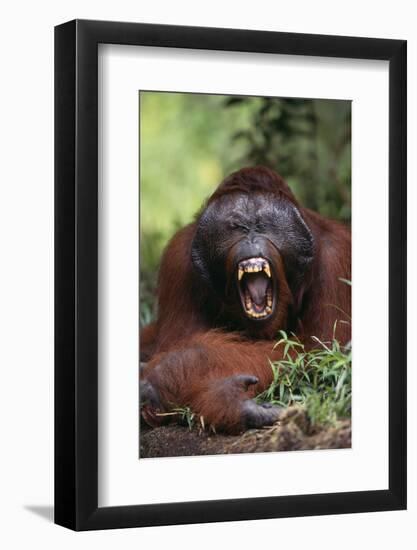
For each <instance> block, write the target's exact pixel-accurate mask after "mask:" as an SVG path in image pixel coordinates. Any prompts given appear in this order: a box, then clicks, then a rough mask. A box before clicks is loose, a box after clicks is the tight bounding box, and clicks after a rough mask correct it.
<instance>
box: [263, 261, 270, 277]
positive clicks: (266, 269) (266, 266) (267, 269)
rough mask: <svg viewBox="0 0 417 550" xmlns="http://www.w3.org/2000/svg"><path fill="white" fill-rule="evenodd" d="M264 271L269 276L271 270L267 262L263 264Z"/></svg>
mask: <svg viewBox="0 0 417 550" xmlns="http://www.w3.org/2000/svg"><path fill="white" fill-rule="evenodd" d="M264 271H265V273H266V274H267V275H268V277H269V278H271V270H270V268H269V265H268V264H264Z"/></svg>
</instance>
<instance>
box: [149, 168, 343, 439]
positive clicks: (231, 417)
mask: <svg viewBox="0 0 417 550" xmlns="http://www.w3.org/2000/svg"><path fill="white" fill-rule="evenodd" d="M235 192H240V193H241V192H244V193H250V194H254V193H263V194H266V195H274V196H279V197H280V198H281V199H282V198H284V199H285V200H288V201H289V202H291V203H293V204H294V205H295V206H296V207H297V208H298V210H299V212H300V214H301V216H302V218H303V219H304V221H305V223H306V224H307V226H308V227H309V229H310V231H311V233H312V234H313V237H314V242H315V253H314V259H313V262H312V265H311V267H310V269H309V272H308V273H307V274H306V276H305V278H304V280H303V284H302V286H301V288H300V289H299V290H298V291H297V295H292V294H291V291H290V289H289V286H288V284H287V280H286V277H285V269H284V266H283V264H282V262H281V265H280V268H279V269H278V277H279V287H280V296H279V307H278V308H277V310H278V313H277V314H276V315H275V318H274V319H273V320H272V322H271V324H270V325H269V329H267V330H265V331H263V332H262V331H261V332H260V333H259V334H255V335H254V334H249V333H247V332H244V331H242V332H240V333H236V332H234V333H233V332H232V333H230V332H226V331H224V329H222V327H224V319H223V318H222V312H223V305H222V303H221V301H220V299H219V297H218V296H217V295H216V294H215V293H214V292H212V291H211V290H210V289H209V288H208V287H207V285H205V284H203V282H202V281H201V279H200V278H199V276H198V274H197V273H196V271H195V269H194V267H193V265H192V262H191V257H190V250H191V243H192V240H193V237H194V234H195V231H196V224H197V222H194V223H191V224H190V225H188V226H186V227H185V228H183V229H181V230H180V231H178V233H177V234H176V235H175V236H174V237H173V238H172V240H171V242H170V243H169V245H168V246H167V248H166V250H165V252H164V254H163V258H162V261H161V266H160V272H159V282H158V308H159V310H158V319H157V321H156V322H155V323H153V324H152V325H149V326H148V327H145V329H144V330H143V331H142V334H141V357H142V360H145V361H148V363H147V365H146V367H145V369H144V370H143V374H142V376H143V379H146V380H147V381H148V382H150V383H151V384H152V386H153V387H154V388H155V389H156V391H157V394H158V398H159V407H158V408H161V409H163V410H164V411H169V410H170V409H172V408H174V407H177V406H189V407H190V408H191V409H192V410H193V411H194V412H195V413H196V414H197V415H198V416H202V417H204V422H205V424H206V425H207V426H208V425H212V426H214V427H215V428H216V429H224V430H227V431H229V432H234V431H235V432H236V431H239V430H241V429H243V427H244V425H243V424H242V413H241V404H242V401H243V400H246V399H248V398H251V397H253V396H255V395H256V394H258V393H259V392H261V391H263V390H264V389H265V388H266V387H268V385H269V384H270V382H271V380H272V372H271V368H270V365H269V359H272V360H275V359H279V358H280V357H281V356H282V352H281V350H279V349H275V350H273V346H274V343H275V342H276V339H277V337H278V331H279V330H280V329H284V330H288V328H289V327H288V326H287V317H288V312H289V310H290V308H291V310H292V311H293V313H294V314H295V319H296V321H295V331H296V333H297V336H298V337H299V338H300V339H301V340H302V341H303V342H304V344H305V345H306V346H307V347H308V346H311V345H313V343H314V342H313V340H312V338H311V337H312V336H316V337H318V338H320V339H321V340H324V341H326V340H329V339H331V338H332V337H333V331H334V325H335V321H336V320H348V319H349V316H350V309H351V307H350V300H351V298H350V288H349V286H348V285H346V284H345V283H343V282H341V281H340V278H344V279H349V280H350V277H351V272H350V265H351V240H350V230H349V229H348V228H347V227H345V226H343V225H342V224H339V223H337V222H334V221H331V220H328V219H326V218H324V217H322V216H320V215H319V214H317V213H315V212H312V211H311V210H308V209H305V208H302V207H301V206H300V205H299V204H298V203H297V201H296V199H295V197H294V196H293V194H292V192H291V190H290V189H289V187H288V186H287V185H286V183H285V182H284V181H283V180H282V178H281V177H279V176H278V175H277V174H275V173H274V172H272V171H271V170H268V169H266V168H262V167H256V168H247V169H243V170H240V171H239V172H237V173H235V174H232V176H230V177H229V178H227V179H226V180H225V181H224V182H223V183H222V184H221V185H220V186H219V187H218V188H217V190H216V191H215V192H214V194H213V195H212V196H211V197H210V199H209V203H211V202H213V201H216V200H217V199H218V198H219V197H221V196H222V195H224V194H228V193H235ZM197 221H198V220H197ZM342 312H344V313H342ZM336 337H337V338H338V339H339V340H340V341H341V342H342V343H346V342H347V341H348V340H350V325H349V324H347V323H340V322H339V323H338V324H337V329H336ZM236 374H243V375H254V376H256V377H257V379H258V382H257V383H256V384H252V385H250V386H249V384H247V383H246V382H245V381H244V379H242V382H241V383H234V384H227V383H226V384H225V383H224V381H225V380H226V381H227V380H228V379H229V378H230V377H231V376H233V375H236ZM144 417H145V418H146V420H147V421H148V422H149V423H151V424H153V425H154V424H156V423H158V417H157V416H155V415H152V414H149V411H147V412H146V413H145V414H144ZM160 418H166V417H160Z"/></svg>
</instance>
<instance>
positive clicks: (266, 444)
mask: <svg viewBox="0 0 417 550" xmlns="http://www.w3.org/2000/svg"><path fill="white" fill-rule="evenodd" d="M350 447H351V423H350V420H342V421H339V422H337V423H336V425H334V426H328V427H321V428H317V427H312V426H311V425H310V422H309V420H308V417H307V415H306V413H305V411H304V410H303V409H302V408H299V407H290V408H288V409H286V411H284V413H283V414H282V416H281V417H280V420H279V422H277V423H276V424H274V425H273V426H270V427H267V428H262V429H260V430H248V431H246V432H244V433H242V434H240V435H225V434H220V433H219V434H215V433H213V432H209V431H208V430H201V429H198V428H192V429H189V428H188V427H185V426H180V425H178V424H171V425H168V426H162V427H160V428H154V429H152V428H146V427H143V428H141V436H140V457H141V458H152V457H162V456H164V457H172V456H195V455H217V454H237V453H264V452H270V451H301V450H311V449H345V448H350Z"/></svg>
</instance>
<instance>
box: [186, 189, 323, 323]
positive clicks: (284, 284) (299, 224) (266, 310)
mask: <svg viewBox="0 0 417 550" xmlns="http://www.w3.org/2000/svg"><path fill="white" fill-rule="evenodd" d="M313 254H314V245H313V237H312V234H311V232H310V230H309V228H308V227H307V225H306V224H305V222H304V220H303V219H302V217H301V215H300V213H299V211H298V209H297V208H296V206H295V205H294V204H293V203H292V202H290V201H289V200H288V199H286V198H285V197H282V196H281V197H280V196H277V195H275V194H269V193H254V194H249V193H229V194H225V195H222V196H221V197H218V198H216V199H215V200H213V201H212V202H210V203H209V204H208V206H207V207H206V209H205V210H204V211H203V212H202V214H201V216H200V217H199V219H198V221H197V230H196V234H195V237H194V241H193V245H192V260H193V264H194V266H195V268H196V269H197V271H198V273H199V274H200V275H201V276H202V277H203V278H204V279H205V280H206V282H207V283H208V284H209V285H210V286H211V287H212V288H214V289H215V291H216V293H217V294H218V296H220V297H221V299H222V300H223V301H224V303H225V305H226V306H227V307H228V308H229V309H231V310H233V311H234V312H235V316H238V317H240V318H241V320H242V321H245V322H246V323H247V322H248V321H250V322H252V323H261V324H262V323H265V322H266V321H268V320H270V319H271V318H273V317H274V316H276V315H277V314H278V311H279V310H280V301H281V299H282V298H283V293H284V290H285V293H286V295H287V294H288V292H289V289H290V291H295V290H296V289H297V287H298V286H299V285H300V284H301V282H302V279H303V277H304V275H305V273H306V271H307V269H308V266H309V265H310V263H311V260H312V258H313ZM286 301H287V302H288V296H286Z"/></svg>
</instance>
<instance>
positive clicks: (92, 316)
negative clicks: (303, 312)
mask: <svg viewBox="0 0 417 550" xmlns="http://www.w3.org/2000/svg"><path fill="white" fill-rule="evenodd" d="M106 43H107V44H108V43H111V44H124V45H142V46H159V47H166V48H174V47H175V48H193V49H203V50H212V51H213V55H215V51H218V50H221V51H240V52H258V53H270V54H291V55H303V56H322V57H338V58H355V59H374V60H387V61H388V62H389V341H390V346H389V404H388V406H389V488H388V489H387V490H376V491H358V492H348V493H334V494H305V495H297V496H276V497H263V498H245V499H233V500H217V501H200V502H180V503H168V504H152V505H150V504H146V505H137V506H117V507H98V498H97V494H98V474H97V472H98V468H97V464H98V448H97V434H98V412H97V404H98V392H97V386H98V351H97V335H98V330H97V325H98V316H97V307H98V292H97V277H98V261H97V258H98V251H97V244H98V212H97V207H98V206H97V205H98V152H97V145H98V132H97V128H98V109H97V104H98V76H97V73H98V70H97V68H98V65H97V52H98V44H106ZM406 46H407V43H406V41H404V40H387V39H374V38H354V37H342V36H322V35H310V34H293V33H281V32H264V31H248V30H236V29H218V28H197V27H181V26H165V25H149V24H142V23H118V22H106V21H85V20H74V21H70V22H68V23H64V24H62V25H59V26H57V27H56V28H55V522H56V523H57V524H60V525H63V526H65V527H68V528H70V529H74V530H90V529H108V528H122V527H140V526H152V525H170V524H184V523H200V522H215V521H236V520H249V519H261V518H280V517H289V516H308V515H323V514H340V513H352V512H370V511H383V510H403V509H405V508H406V113H407V107H406ZM393 343H395V346H394V344H393Z"/></svg>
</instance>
